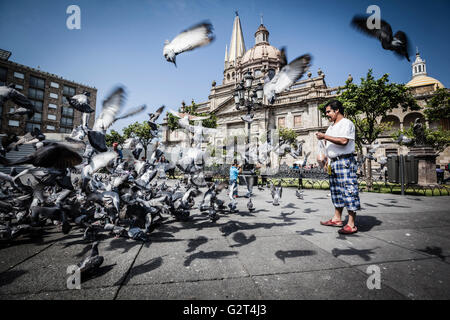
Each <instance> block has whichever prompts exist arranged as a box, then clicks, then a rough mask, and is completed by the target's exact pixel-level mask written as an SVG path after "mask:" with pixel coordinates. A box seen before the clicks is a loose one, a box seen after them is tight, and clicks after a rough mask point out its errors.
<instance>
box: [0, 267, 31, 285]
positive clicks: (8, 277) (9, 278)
mask: <svg viewBox="0 0 450 320" xmlns="http://www.w3.org/2000/svg"><path fill="white" fill-rule="evenodd" d="M26 273H28V271H26V270H10V271H6V272H3V273H1V274H0V287H3V286H5V285H8V284H10V283H12V282H13V281H14V280H16V279H17V278H19V277H21V276H23V275H24V274H26Z"/></svg>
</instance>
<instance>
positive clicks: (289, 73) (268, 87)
mask: <svg viewBox="0 0 450 320" xmlns="http://www.w3.org/2000/svg"><path fill="white" fill-rule="evenodd" d="M311 60H312V57H311V56H310V55H309V54H305V55H303V56H300V57H298V58H297V59H295V60H294V61H292V62H291V63H289V64H287V65H285V66H284V67H283V68H282V69H281V70H280V72H278V73H277V74H276V75H275V76H274V77H273V78H272V80H270V79H269V78H266V79H265V84H264V95H265V96H266V98H267V101H268V102H269V103H270V104H273V103H274V102H275V99H276V95H277V94H279V93H281V92H283V91H284V90H286V89H287V88H289V87H290V86H292V85H293V84H294V83H295V82H296V81H297V80H298V79H300V78H301V77H302V76H303V74H304V73H305V72H306V71H307V70H308V69H309V67H310V66H311Z"/></svg>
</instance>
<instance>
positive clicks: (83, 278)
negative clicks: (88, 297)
mask: <svg viewBox="0 0 450 320" xmlns="http://www.w3.org/2000/svg"><path fill="white" fill-rule="evenodd" d="M115 265H117V263H114V264H110V265H107V266H102V267H100V268H98V269H97V270H96V271H95V273H92V274H89V275H82V276H81V283H85V282H87V281H90V280H93V279H95V278H98V277H101V276H103V275H105V274H107V273H108V272H109V271H111V270H112V269H113V268H114V266H115Z"/></svg>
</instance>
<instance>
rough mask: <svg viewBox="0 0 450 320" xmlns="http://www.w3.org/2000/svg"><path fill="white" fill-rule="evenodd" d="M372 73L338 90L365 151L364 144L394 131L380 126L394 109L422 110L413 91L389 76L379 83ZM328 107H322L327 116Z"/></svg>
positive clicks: (358, 141)
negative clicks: (359, 81) (357, 82)
mask: <svg viewBox="0 0 450 320" xmlns="http://www.w3.org/2000/svg"><path fill="white" fill-rule="evenodd" d="M372 73H373V72H372V69H369V71H368V72H367V75H366V77H365V78H361V84H360V85H357V84H354V83H353V81H352V80H351V79H349V80H347V81H346V83H345V86H344V87H341V88H340V89H339V90H338V92H337V93H338V95H339V97H338V100H339V101H341V102H342V104H343V105H344V108H345V116H346V117H347V118H348V119H350V120H351V121H353V123H354V124H355V128H356V139H355V144H356V146H357V148H358V149H359V150H362V145H363V144H372V143H373V142H374V141H375V140H376V139H377V138H378V137H379V136H380V134H381V133H382V132H383V131H386V130H389V129H390V124H389V123H386V122H379V121H377V119H380V118H384V117H386V116H387V114H388V113H389V112H391V111H392V110H393V109H395V108H398V107H401V108H402V109H403V112H406V111H407V110H419V109H420V107H419V105H418V104H417V102H416V100H415V99H414V97H413V96H412V94H411V92H410V91H409V89H408V88H407V87H406V86H405V85H403V84H397V83H390V82H389V75H388V74H384V75H383V76H382V77H381V78H380V79H378V80H377V79H375V78H374V76H373V74H372ZM325 105H326V103H323V104H322V105H320V106H319V108H320V110H321V111H322V113H323V114H324V115H325Z"/></svg>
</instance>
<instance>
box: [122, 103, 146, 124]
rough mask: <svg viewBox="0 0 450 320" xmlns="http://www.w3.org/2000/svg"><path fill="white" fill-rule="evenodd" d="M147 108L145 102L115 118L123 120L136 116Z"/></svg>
mask: <svg viewBox="0 0 450 320" xmlns="http://www.w3.org/2000/svg"><path fill="white" fill-rule="evenodd" d="M146 108H147V106H146V105H145V104H143V105H142V106H139V107H136V108H132V109H130V110H129V111H128V112H126V113H124V114H123V115H121V116H120V117H117V118H115V119H114V121H117V120H121V119H125V118H128V117H131V116H134V115H136V114H138V113H141V112H142V111H144V110H145V109H146Z"/></svg>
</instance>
